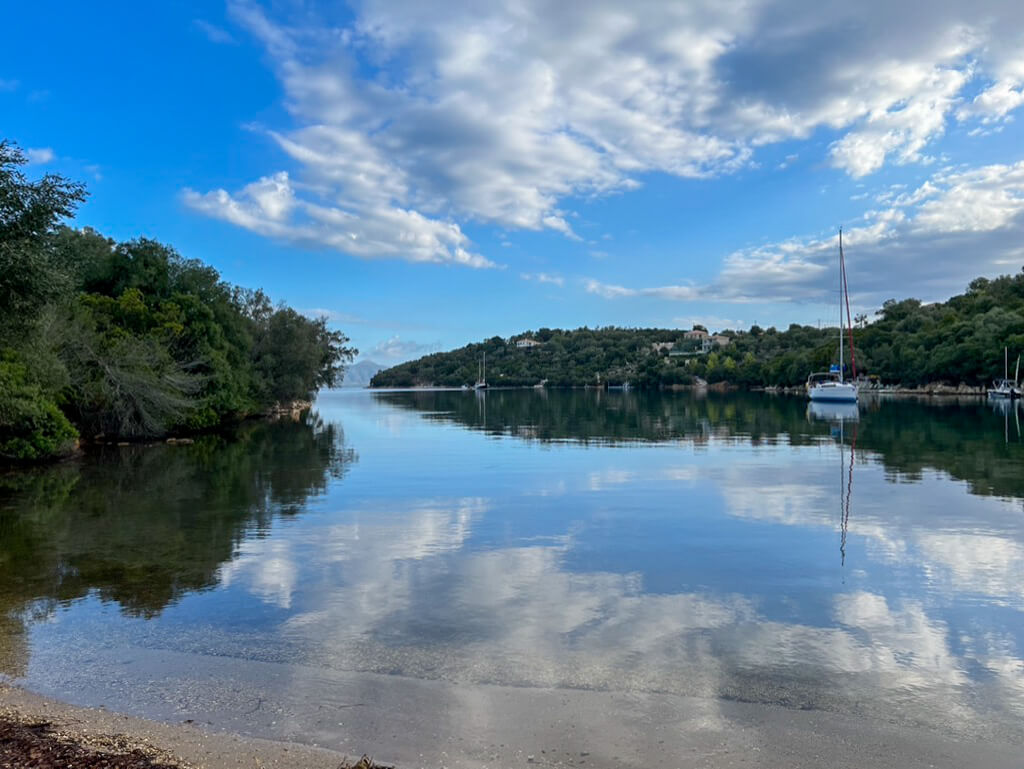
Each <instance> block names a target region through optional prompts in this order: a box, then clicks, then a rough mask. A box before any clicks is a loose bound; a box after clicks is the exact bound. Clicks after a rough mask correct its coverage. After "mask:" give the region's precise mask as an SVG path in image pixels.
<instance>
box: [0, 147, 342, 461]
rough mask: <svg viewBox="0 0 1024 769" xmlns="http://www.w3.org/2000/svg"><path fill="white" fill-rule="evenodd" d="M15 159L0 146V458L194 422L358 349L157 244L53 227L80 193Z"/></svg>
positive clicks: (225, 413)
mask: <svg viewBox="0 0 1024 769" xmlns="http://www.w3.org/2000/svg"><path fill="white" fill-rule="evenodd" d="M24 163H25V158H24V156H23V154H22V153H21V152H20V150H18V148H17V147H15V146H13V145H11V144H8V143H0V384H2V388H0V459H39V458H45V457H48V456H54V455H60V454H62V453H65V452H66V451H68V450H69V449H70V448H71V447H73V446H74V442H75V440H76V439H77V437H78V436H79V434H83V435H85V436H87V437H92V436H95V435H98V434H103V435H105V436H106V437H107V438H123V439H144V438H153V437H158V436H162V435H165V434H168V433H181V432H191V431H197V430H204V429H208V428H212V427H216V426H218V425H221V424H224V423H227V422H230V421H235V420H238V419H240V418H243V417H246V416H249V415H252V414H256V413H260V412H262V411H265V410H266V409H268V408H269V407H271V406H272V405H274V404H275V403H277V402H286V401H291V400H295V399H304V398H307V397H309V395H310V394H311V393H313V392H314V391H316V390H317V389H318V388H320V387H322V386H331V385H333V384H335V383H337V382H339V381H340V379H341V375H342V373H343V371H344V364H345V363H346V362H348V361H349V360H351V358H352V356H353V355H354V353H355V351H354V350H352V349H351V348H349V347H347V346H346V343H347V342H348V339H347V338H346V337H345V336H344V334H342V333H340V332H338V331H332V330H331V329H329V328H328V327H327V325H326V321H325V320H323V319H317V320H311V319H309V318H306V317H304V316H302V315H301V314H299V313H297V312H295V311H294V310H292V309H291V308H288V307H285V306H276V307H275V306H274V305H273V304H272V303H271V301H270V299H269V298H268V297H267V296H266V295H265V294H264V293H263V292H262V291H247V290H244V289H240V288H237V287H234V286H231V285H229V284H227V283H225V282H224V281H222V280H221V279H220V276H219V275H218V273H217V271H216V270H214V269H213V268H212V267H209V266H207V265H204V264H202V263H200V262H198V261H195V260H191V259H185V258H184V257H182V256H181V255H180V254H178V253H177V252H176V251H175V250H174V249H172V248H170V247H169V246H166V245H163V244H161V243H158V242H156V241H153V240H148V239H145V238H140V239H138V240H132V241H128V242H124V243H116V242H114V241H113V240H111V239H109V238H106V237H104V236H102V235H101V234H99V233H97V232H95V231H93V230H89V229H86V230H73V229H70V228H68V227H65V226H62V224H61V221H62V219H63V218H65V217H67V216H69V215H71V214H72V213H73V212H74V210H75V206H76V205H77V204H78V203H79V202H81V201H82V200H83V199H84V190H83V189H82V187H81V186H79V185H76V184H74V183H72V182H69V181H67V180H64V179H62V178H61V177H59V176H54V175H48V176H45V177H43V178H42V179H41V180H39V181H36V182H31V181H29V180H27V179H26V178H25V176H24V174H23V173H22V172H21V170H20V169H21V166H22V165H24Z"/></svg>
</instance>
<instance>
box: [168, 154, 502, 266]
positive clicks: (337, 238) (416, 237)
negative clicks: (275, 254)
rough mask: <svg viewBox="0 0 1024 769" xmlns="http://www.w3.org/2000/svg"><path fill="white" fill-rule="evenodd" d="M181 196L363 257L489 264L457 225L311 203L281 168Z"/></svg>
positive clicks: (220, 213) (205, 209)
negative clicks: (233, 187)
mask: <svg viewBox="0 0 1024 769" xmlns="http://www.w3.org/2000/svg"><path fill="white" fill-rule="evenodd" d="M184 200H185V203H186V205H188V206H190V207H191V208H193V209H195V210H197V211H200V212H202V213H205V214H208V215H209V216H214V217H216V218H219V219H224V220H225V221H228V222H231V223H232V224H236V225H238V226H240V227H244V228H245V229H248V230H252V231H253V232H256V233H259V234H260V235H268V236H270V237H273V238H277V239H279V240H283V241H287V242H290V243H294V244H296V245H300V246H305V247H308V248H322V247H326V248H332V249H336V250H338V251H343V252H345V253H349V254H353V255H355V256H363V257H368V258H372V257H394V258H401V259H406V260H408V261H411V262H439V263H449V264H459V265H463V266H466V267H494V266H495V265H494V263H493V262H491V261H490V260H489V259H486V258H484V257H483V256H480V255H479V254H475V253H472V252H470V251H469V250H468V247H469V239H468V238H467V237H466V236H465V235H464V234H463V232H462V230H461V229H460V228H459V226H458V225H457V224H454V223H452V222H444V221H439V220H436V219H429V218H427V217H425V216H423V214H421V213H419V212H418V211H412V210H407V209H401V208H397V207H394V206H388V205H378V206H362V205H356V206H354V207H352V208H349V209H346V208H341V207H335V206H325V205H321V204H318V203H314V202H311V201H308V200H305V199H302V198H299V197H298V196H297V195H296V194H295V189H294V188H293V186H292V182H291V179H290V178H289V176H288V174H287V172H285V171H281V172H279V173H276V174H274V175H273V176H264V177H263V178H261V179H259V180H258V181H255V182H252V183H251V184H249V185H246V186H245V187H243V188H242V189H241V190H239V191H238V192H237V193H235V194H234V195H232V194H231V193H229V192H227V191H226V190H223V189H220V190H214V191H212V192H207V193H205V194H200V193H198V192H196V191H195V190H190V189H186V190H185V191H184Z"/></svg>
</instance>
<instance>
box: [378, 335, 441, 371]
mask: <svg viewBox="0 0 1024 769" xmlns="http://www.w3.org/2000/svg"><path fill="white" fill-rule="evenodd" d="M439 349H441V345H440V343H439V342H430V343H424V342H415V341H412V340H406V339H402V338H401V337H399V336H398V335H397V334H396V335H395V336H392V337H389V338H388V339H385V340H384V341H383V342H379V343H378V344H377V345H376V346H375V347H374V348H373V349H372V350H370V351H369V352H367V353H365V357H366V358H369V359H372V360H378V361H383V362H386V363H392V364H394V363H399V362H401V361H406V360H412V359H413V358H418V357H420V356H422V355H429V354H430V353H432V352H437V351H438V350H439Z"/></svg>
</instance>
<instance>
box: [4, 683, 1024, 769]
mask: <svg viewBox="0 0 1024 769" xmlns="http://www.w3.org/2000/svg"><path fill="white" fill-rule="evenodd" d="M490 688H492V689H494V690H495V691H492V692H490V696H497V697H500V699H501V700H502V701H503V704H504V707H505V709H506V715H505V716H504V717H503V718H502V719H500V721H497V722H494V721H490V722H489V720H488V719H485V718H481V720H480V721H479V722H478V724H477V726H478V727H479V732H478V734H477V738H478V739H477V740H476V741H475V742H477V743H478V744H482V745H487V746H488V747H487V748H486V749H484V750H479V749H477V748H476V747H475V746H474V745H472V744H467V742H464V741H463V740H462V739H459V740H457V741H456V740H455V739H451V740H444V739H442V741H444V742H446V743H447V745H446V749H445V750H439V751H433V752H430V753H427V752H419V751H418V750H417V741H420V744H422V745H427V744H430V743H431V742H436V741H437V740H438V738H439V737H440V738H443V735H438V734H434V735H432V737H433V739H431V735H428V734H425V733H423V732H421V731H420V729H421V728H422V727H421V726H420V727H418V728H409V729H406V728H402V727H403V726H405V725H403V724H402V723H401V722H402V718H401V716H400V715H399V714H397V713H392V716H393V717H394V718H395V723H394V726H395V727H398V728H397V729H396V731H397V739H396V740H395V743H394V744H393V745H391V746H387V747H386V748H385V747H384V746H377V747H380V748H381V754H382V757H383V758H384V761H385V762H386V763H389V764H390V763H392V762H394V763H396V765H397V766H398V767H399V769H413V768H414V767H472V768H473V769H485V768H487V767H513V766H554V767H561V768H562V769H565V768H566V767H576V768H577V769H611V768H612V767H620V766H635V767H641V766H644V767H647V766H673V767H678V768H679V769H698V768H704V769H726V767H763V768H764V769H769V768H773V769H777V768H778V767H793V768H796V767H807V768H811V767H829V769H883V768H884V767H893V766H900V767H902V768H903V769H945V768H948V769H959V768H960V767H965V766H971V767H976V768H977V769H1020V766H1021V759H1020V755H1021V752H1020V746H1017V745H1012V744H1003V743H998V742H992V741H986V742H981V741H979V742H971V741H964V740H952V739H948V738H945V737H943V736H941V735H936V734H935V733H934V732H931V731H926V730H919V729H913V728H907V727H897V726H894V725H891V724H886V723H883V722H878V721H874V720H871V719H861V718H851V717H847V716H841V715H838V714H832V713H823V712H816V711H794V710H789V709H786V708H780V707H771V706H764V705H752V704H748V703H736V702H720V703H718V707H719V712H720V716H721V717H723V718H725V719H726V720H727V721H728V724H729V728H728V729H726V730H721V729H712V730H709V729H706V728H704V727H703V726H702V724H701V719H702V716H701V713H702V711H704V704H702V703H700V702H699V701H693V702H680V701H678V699H676V698H672V699H673V700H675V701H672V702H668V701H665V702H647V703H645V704H644V705H643V707H642V708H641V710H642V711H643V712H642V713H641V712H638V710H637V709H631V708H630V707H629V704H630V703H629V702H628V701H626V700H628V699H629V698H625V699H624V698H622V697H620V696H616V695H611V694H608V693H600V692H580V691H564V690H561V691H560V690H530V689H520V690H517V689H514V688H512V689H506V688H504V687H490ZM654 699H661V698H654ZM633 704H634V705H640V704H641V703H638V702H634V703H633ZM481 705H482V707H483V710H487V708H486V703H483V702H481ZM616 709H618V710H616ZM596 711H603V714H602V716H601V719H600V720H604V721H605V722H611V721H615V722H617V723H618V725H619V726H618V728H617V729H614V730H608V731H595V730H592V729H586V728H582V723H581V722H580V719H581V718H582V719H584V720H589V719H592V718H594V717H595V716H596V715H597V713H596ZM614 712H618V713H619V715H618V717H614V718H613V717H612V714H613V713H614ZM0 715H2V716H3V717H5V718H11V717H13V718H15V719H18V720H21V721H22V722H25V721H45V722H48V723H51V724H53V725H54V728H56V729H59V730H60V731H61V732H63V733H65V734H67V735H69V736H70V737H71V738H72V739H77V740H81V741H82V743H84V744H88V743H90V742H95V741H96V740H97V738H103V737H109V736H112V735H116V736H117V738H118V739H117V744H118V745H122V746H124V745H127V746H138V747H140V748H141V749H142V750H143V752H146V753H147V754H151V755H156V756H158V757H160V758H161V761H162V763H155V764H153V766H160V767H163V766H165V765H167V766H172V767H177V766H180V767H182V769H242V768H243V767H246V768H249V767H261V768H264V767H265V768H267V769H269V768H271V767H273V768H275V769H293V768H294V769H321V768H322V769H338V767H340V766H344V765H350V764H351V763H352V762H353V761H355V760H358V756H352V755H347V756H346V755H345V754H343V753H341V752H337V751H333V750H329V749H325V748H324V747H319V746H311V745H306V744H301V743H295V742H285V741H275V740H267V739H261V738H258V737H253V736H242V735H238V734H232V733H228V732H222V731H215V730H210V729H207V728H203V727H200V726H198V725H196V724H194V723H187V722H185V723H176V724H174V723H161V722H157V721H152V720H147V719H142V718H136V717H132V716H128V715H123V714H119V713H116V712H113V711H111V710H108V709H106V708H84V707H77V706H73V705H68V704H65V703H62V702H59V701H56V700H53V699H50V698H46V697H42V696H39V695H37V694H34V693H31V692H28V691H25V690H23V689H20V688H16V687H11V686H0ZM435 726H436V724H435ZM640 733H643V734H644V735H645V737H646V740H645V741H643V742H642V743H639V744H638V742H637V741H636V740H635V738H636V736H637V735H638V734H640ZM101 741H102V740H101ZM460 744H461V747H460ZM373 747H374V746H370V745H368V746H366V748H367V749H372V748H373ZM384 754H386V755H384ZM170 760H173V761H174V762H175V763H168V761H170ZM8 765H9V766H12V767H13V766H22V765H21V764H8ZM8 765H3V766H5V769H6V766H8Z"/></svg>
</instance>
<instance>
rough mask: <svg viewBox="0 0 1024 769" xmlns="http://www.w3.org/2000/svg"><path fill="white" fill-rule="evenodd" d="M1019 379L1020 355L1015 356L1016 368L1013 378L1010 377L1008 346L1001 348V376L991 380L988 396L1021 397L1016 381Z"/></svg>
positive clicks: (1010, 398)
mask: <svg viewBox="0 0 1024 769" xmlns="http://www.w3.org/2000/svg"><path fill="white" fill-rule="evenodd" d="M1019 379H1020V356H1019V355H1018V356H1017V370H1016V371H1015V372H1014V375H1013V379H1010V351H1009V348H1006V347H1004V348H1003V378H1002V379H996V380H995V381H993V382H992V387H991V388H990V389H989V391H988V397H989V398H1000V399H1003V398H1005V399H1008V400H1014V399H1016V398H1020V397H1021V388H1020V385H1018V384H1017V382H1018V381H1019Z"/></svg>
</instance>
